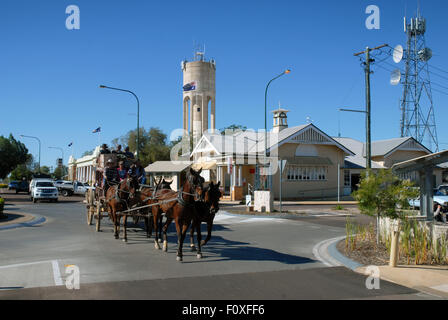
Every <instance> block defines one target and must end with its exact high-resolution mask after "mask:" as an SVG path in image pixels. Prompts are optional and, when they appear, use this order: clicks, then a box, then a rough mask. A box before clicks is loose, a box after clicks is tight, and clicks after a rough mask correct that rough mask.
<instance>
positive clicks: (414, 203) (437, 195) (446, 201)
mask: <svg viewBox="0 0 448 320" xmlns="http://www.w3.org/2000/svg"><path fill="white" fill-rule="evenodd" d="M433 202H434V211H435V210H436V209H437V206H438V205H441V206H442V211H443V212H447V211H448V196H447V195H445V194H443V193H442V192H441V191H440V190H435V191H434V195H433ZM409 205H410V206H411V207H414V208H420V198H417V199H411V200H409Z"/></svg>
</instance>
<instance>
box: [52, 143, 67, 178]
mask: <svg viewBox="0 0 448 320" xmlns="http://www.w3.org/2000/svg"><path fill="white" fill-rule="evenodd" d="M48 148H49V149H58V150H60V151H61V152H62V168H61V169H62V175H64V150H63V149H62V148H60V147H48Z"/></svg>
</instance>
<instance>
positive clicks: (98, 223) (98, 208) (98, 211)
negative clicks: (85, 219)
mask: <svg viewBox="0 0 448 320" xmlns="http://www.w3.org/2000/svg"><path fill="white" fill-rule="evenodd" d="M101 207H102V205H101V203H100V202H99V201H98V203H97V206H96V231H97V232H99V231H100V227H101Z"/></svg>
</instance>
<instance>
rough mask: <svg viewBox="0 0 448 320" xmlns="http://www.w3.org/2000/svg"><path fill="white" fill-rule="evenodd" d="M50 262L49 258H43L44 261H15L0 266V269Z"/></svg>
mask: <svg viewBox="0 0 448 320" xmlns="http://www.w3.org/2000/svg"><path fill="white" fill-rule="evenodd" d="M49 262H52V261H51V260H45V261H36V262H26V263H17V264H10V265H7V266H0V269H7V268H17V267H24V266H30V265H33V264H41V263H49Z"/></svg>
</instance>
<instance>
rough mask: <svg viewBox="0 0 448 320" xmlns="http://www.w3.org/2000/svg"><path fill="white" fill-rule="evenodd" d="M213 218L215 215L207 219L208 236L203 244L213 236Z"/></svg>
mask: <svg viewBox="0 0 448 320" xmlns="http://www.w3.org/2000/svg"><path fill="white" fill-rule="evenodd" d="M213 219H214V216H213V217H210V218H209V220H208V221H207V237H206V238H205V240H202V242H201V246H205V245H206V244H207V242H208V241H209V240H210V238H211V237H212V229H213Z"/></svg>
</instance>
